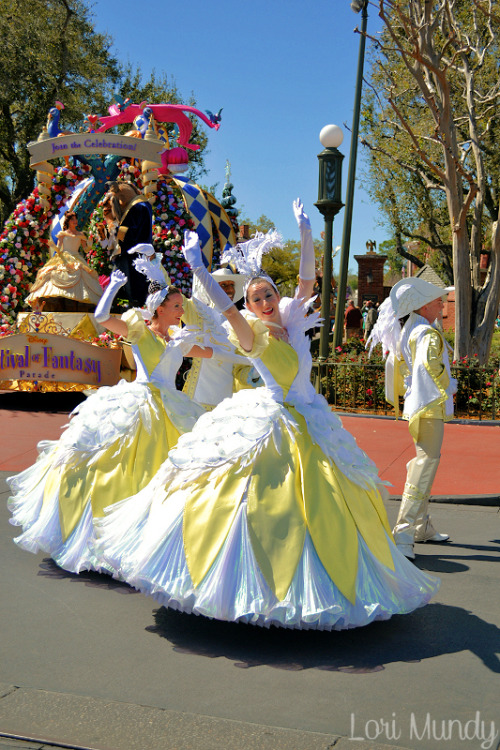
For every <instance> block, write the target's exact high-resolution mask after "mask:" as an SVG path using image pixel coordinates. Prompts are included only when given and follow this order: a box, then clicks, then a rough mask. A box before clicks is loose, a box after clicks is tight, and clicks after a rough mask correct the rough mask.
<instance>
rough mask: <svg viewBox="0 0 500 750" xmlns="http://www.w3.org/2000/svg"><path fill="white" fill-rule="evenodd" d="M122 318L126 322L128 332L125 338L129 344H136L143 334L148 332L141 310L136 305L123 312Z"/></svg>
mask: <svg viewBox="0 0 500 750" xmlns="http://www.w3.org/2000/svg"><path fill="white" fill-rule="evenodd" d="M122 320H123V321H124V323H126V324H127V329H128V333H127V337H126V340H127V341H128V342H129V343H130V344H137V343H138V342H139V341H140V339H141V338H142V337H143V336H146V335H147V334H148V328H147V326H146V323H145V322H144V318H143V317H142V314H141V311H140V310H138V309H137V308H136V307H133V308H131V309H130V310H127V312H125V313H123V315H122Z"/></svg>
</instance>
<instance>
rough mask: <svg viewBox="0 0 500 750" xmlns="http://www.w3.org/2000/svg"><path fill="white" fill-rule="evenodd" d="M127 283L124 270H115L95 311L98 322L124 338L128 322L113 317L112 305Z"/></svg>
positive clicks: (126, 333)
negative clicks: (119, 291)
mask: <svg viewBox="0 0 500 750" xmlns="http://www.w3.org/2000/svg"><path fill="white" fill-rule="evenodd" d="M126 283H127V277H126V276H125V274H124V273H123V272H122V271H119V270H116V271H113V273H112V274H111V277H110V279H109V284H108V286H107V287H106V289H105V291H104V294H103V295H102V297H101V299H100V300H99V304H98V305H97V307H96V309H95V313H94V318H95V319H96V320H97V322H98V323H100V324H101V325H102V326H104V328H107V329H108V330H109V331H113V333H116V334H118V336H123V338H126V337H127V335H128V327H127V324H126V323H125V321H124V320H121V319H120V318H113V317H111V305H112V304H113V300H114V298H115V297H116V294H117V293H118V290H119V289H121V287H122V286H123V285H124V284H126Z"/></svg>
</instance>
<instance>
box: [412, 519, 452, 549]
mask: <svg viewBox="0 0 500 750" xmlns="http://www.w3.org/2000/svg"><path fill="white" fill-rule="evenodd" d="M449 538H450V535H449V534H440V533H439V532H438V531H436V529H435V528H434V526H433V525H432V521H431V517H430V516H429V515H427V516H425V518H424V522H423V523H422V524H421V525H419V526H418V527H417V532H416V534H415V541H416V542H421V543H424V542H437V543H438V544H439V543H442V542H447V541H448V539H449Z"/></svg>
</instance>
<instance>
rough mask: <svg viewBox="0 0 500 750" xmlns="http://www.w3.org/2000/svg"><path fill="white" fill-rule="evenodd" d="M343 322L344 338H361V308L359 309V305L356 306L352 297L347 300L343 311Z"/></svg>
mask: <svg viewBox="0 0 500 750" xmlns="http://www.w3.org/2000/svg"><path fill="white" fill-rule="evenodd" d="M344 323H345V338H346V340H347V339H352V338H358V339H359V338H361V335H362V331H363V329H362V324H363V315H362V314H361V310H360V309H359V307H356V305H355V304H354V302H353V300H352V299H350V300H348V302H347V307H346V309H345V313H344Z"/></svg>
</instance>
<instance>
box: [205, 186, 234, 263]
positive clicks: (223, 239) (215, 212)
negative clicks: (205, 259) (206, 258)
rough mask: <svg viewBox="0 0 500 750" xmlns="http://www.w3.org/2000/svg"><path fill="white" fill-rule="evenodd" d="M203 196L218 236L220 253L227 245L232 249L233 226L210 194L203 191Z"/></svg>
mask: <svg viewBox="0 0 500 750" xmlns="http://www.w3.org/2000/svg"><path fill="white" fill-rule="evenodd" d="M203 194H204V196H205V198H206V199H207V203H208V210H209V211H210V215H211V217H212V221H213V223H214V226H215V228H216V229H217V233H218V235H219V244H220V247H221V251H222V250H224V248H225V247H226V245H227V244H228V243H229V245H231V247H234V246H235V245H236V235H235V233H234V229H233V225H232V224H231V219H230V218H229V216H228V215H227V213H226V211H225V209H224V208H223V207H222V206H221V204H220V203H219V202H218V201H217V200H216V199H215V198H214V196H213V195H212V194H211V193H207V192H206V191H205V190H203Z"/></svg>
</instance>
